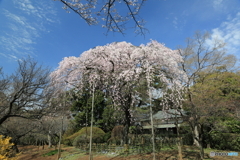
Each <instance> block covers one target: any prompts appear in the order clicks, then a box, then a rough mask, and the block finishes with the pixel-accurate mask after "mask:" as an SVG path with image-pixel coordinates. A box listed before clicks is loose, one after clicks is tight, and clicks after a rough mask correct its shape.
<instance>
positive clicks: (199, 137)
mask: <svg viewBox="0 0 240 160" xmlns="http://www.w3.org/2000/svg"><path fill="white" fill-rule="evenodd" d="M193 129H194V130H193V134H194V145H195V146H197V147H198V148H199V151H200V158H201V159H204V149H203V127H202V125H200V124H199V125H194V128H193Z"/></svg>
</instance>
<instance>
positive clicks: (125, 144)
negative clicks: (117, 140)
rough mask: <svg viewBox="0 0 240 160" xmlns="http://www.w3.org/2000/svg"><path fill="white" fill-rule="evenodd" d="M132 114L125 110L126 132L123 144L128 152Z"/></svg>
mask: <svg viewBox="0 0 240 160" xmlns="http://www.w3.org/2000/svg"><path fill="white" fill-rule="evenodd" d="M130 122H131V119H130V112H129V110H128V109H127V110H125V124H124V131H123V143H124V148H125V151H126V152H128V142H129V140H128V139H129V138H128V134H129V127H130Z"/></svg>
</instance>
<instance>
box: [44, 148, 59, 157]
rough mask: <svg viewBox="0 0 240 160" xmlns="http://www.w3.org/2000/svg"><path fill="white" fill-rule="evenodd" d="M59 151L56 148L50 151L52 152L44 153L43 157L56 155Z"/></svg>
mask: <svg viewBox="0 0 240 160" xmlns="http://www.w3.org/2000/svg"><path fill="white" fill-rule="evenodd" d="M61 152H63V150H61ZM57 153H58V150H57V149H56V150H53V151H50V152H48V153H45V154H43V155H42V156H43V157H46V156H52V155H55V154H57Z"/></svg>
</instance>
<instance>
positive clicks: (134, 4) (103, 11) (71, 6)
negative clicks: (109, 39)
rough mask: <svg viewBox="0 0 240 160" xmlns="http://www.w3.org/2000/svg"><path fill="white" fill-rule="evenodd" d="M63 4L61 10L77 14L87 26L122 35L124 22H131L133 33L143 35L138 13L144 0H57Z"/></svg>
mask: <svg viewBox="0 0 240 160" xmlns="http://www.w3.org/2000/svg"><path fill="white" fill-rule="evenodd" d="M58 1H60V2H62V3H63V4H64V7H63V9H65V10H67V12H68V13H69V10H71V11H73V12H75V13H77V14H78V15H79V16H80V17H81V18H82V19H83V20H84V21H85V22H86V23H87V24H89V25H97V24H99V23H101V21H103V23H102V27H103V28H106V29H107V31H108V32H109V31H113V32H120V33H122V34H124V30H125V29H126V22H128V21H131V20H132V21H133V22H134V24H135V32H136V33H137V34H145V31H146V29H145V28H144V27H143V25H144V21H143V20H142V19H141V18H140V17H139V11H140V9H141V7H142V6H143V4H144V2H145V1H146V0H136V1H134V0H103V1H101V2H100V1H98V0H83V1H80V0H58Z"/></svg>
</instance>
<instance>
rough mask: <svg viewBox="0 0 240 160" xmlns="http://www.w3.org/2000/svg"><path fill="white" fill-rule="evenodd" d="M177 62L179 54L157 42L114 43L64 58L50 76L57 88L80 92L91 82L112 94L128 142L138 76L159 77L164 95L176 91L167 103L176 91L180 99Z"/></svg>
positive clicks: (180, 76) (181, 76)
mask: <svg viewBox="0 0 240 160" xmlns="http://www.w3.org/2000/svg"><path fill="white" fill-rule="evenodd" d="M180 62H182V57H181V56H180V55H179V54H178V52H176V51H173V50H171V49H169V48H167V47H165V46H164V45H163V44H160V43H158V42H157V41H151V42H150V43H148V44H147V45H140V46H134V45H132V44H131V43H127V42H115V43H111V44H107V45H105V46H97V47H95V48H93V49H90V50H88V51H85V52H83V53H82V54H81V55H80V57H66V58H64V59H63V61H61V62H60V63H59V67H58V68H57V69H56V70H55V71H54V72H52V74H51V77H52V82H53V85H54V86H55V88H56V89H58V91H59V90H63V91H64V90H65V89H66V88H69V87H70V88H72V89H76V90H77V91H81V89H82V88H83V86H84V84H85V83H90V84H94V85H95V86H96V87H95V89H100V90H102V91H104V92H105V93H106V94H108V95H109V96H111V97H112V99H113V101H114V104H115V107H116V108H115V109H116V110H120V111H122V112H123V113H124V118H123V121H122V124H123V125H124V131H125V132H124V133H125V136H124V143H125V144H127V143H128V137H127V135H128V132H129V127H130V125H131V122H132V121H133V120H134V117H133V115H132V111H133V110H134V107H135V106H136V103H137V98H136V97H138V95H139V94H140V93H138V92H137V90H136V89H135V88H136V87H137V86H139V85H140V83H139V81H140V79H141V78H145V79H146V78H148V82H149V86H151V83H152V78H153V76H156V77H158V78H159V79H160V81H161V82H162V83H163V84H165V86H166V87H165V89H162V92H163V95H164V93H165V92H166V91H167V90H169V89H170V90H177V92H172V93H174V95H173V96H169V95H168V96H166V98H168V100H166V102H167V101H169V99H171V98H172V99H176V93H179V95H177V96H179V98H177V99H179V100H181V90H182V89H183V84H184V81H185V80H186V75H185V73H184V72H183V71H182V70H181V69H180V67H179V63H180ZM147 75H148V76H147ZM90 89H91V88H90ZM57 93H58V92H57ZM177 103H178V102H177ZM166 104H167V103H166ZM162 105H164V104H162ZM165 106H166V107H169V106H167V105H165ZM165 109H168V108H165ZM113 118H114V117H113Z"/></svg>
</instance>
